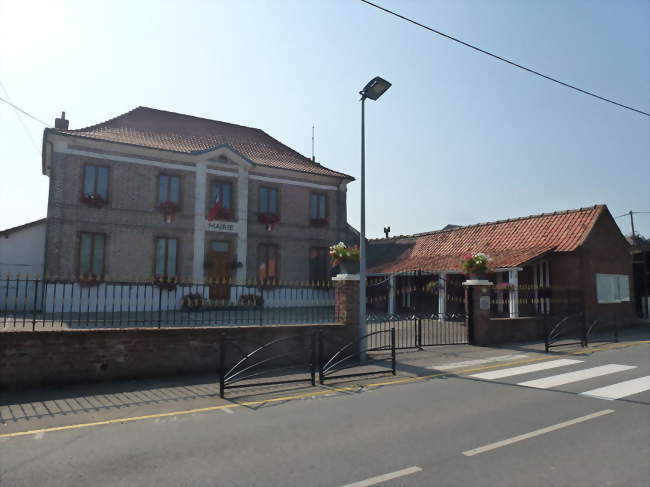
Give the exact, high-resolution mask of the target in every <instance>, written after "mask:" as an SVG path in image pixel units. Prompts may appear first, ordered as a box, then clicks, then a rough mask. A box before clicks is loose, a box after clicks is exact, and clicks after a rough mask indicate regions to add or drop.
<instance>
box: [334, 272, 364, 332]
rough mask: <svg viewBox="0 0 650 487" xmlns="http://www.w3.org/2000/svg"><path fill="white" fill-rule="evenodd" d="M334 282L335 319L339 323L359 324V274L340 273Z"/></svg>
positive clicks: (355, 325) (353, 325)
mask: <svg viewBox="0 0 650 487" xmlns="http://www.w3.org/2000/svg"><path fill="white" fill-rule="evenodd" d="M332 281H333V282H334V319H335V320H336V322H337V323H341V324H343V325H349V326H352V327H355V328H356V327H357V326H359V275H358V274H339V275H338V276H335V277H333V278H332Z"/></svg>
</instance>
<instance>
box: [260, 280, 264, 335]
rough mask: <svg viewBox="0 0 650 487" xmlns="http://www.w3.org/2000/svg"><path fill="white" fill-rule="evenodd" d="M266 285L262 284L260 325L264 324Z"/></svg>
mask: <svg viewBox="0 0 650 487" xmlns="http://www.w3.org/2000/svg"><path fill="white" fill-rule="evenodd" d="M263 312H264V286H263V285H262V284H260V326H262V325H263V324H264V315H263Z"/></svg>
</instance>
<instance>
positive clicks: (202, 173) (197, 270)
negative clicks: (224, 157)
mask: <svg viewBox="0 0 650 487" xmlns="http://www.w3.org/2000/svg"><path fill="white" fill-rule="evenodd" d="M207 173H208V163H207V162H206V161H197V163H196V173H195V177H194V255H193V258H192V280H193V281H194V283H196V284H202V283H203V261H204V260H205V201H206V200H205V190H206V185H207Z"/></svg>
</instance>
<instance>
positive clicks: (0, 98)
mask: <svg viewBox="0 0 650 487" xmlns="http://www.w3.org/2000/svg"><path fill="white" fill-rule="evenodd" d="M3 90H4V87H3ZM5 93H6V91H5ZM0 101H3V102H5V103H6V104H7V105H9V106H10V107H13V108H14V109H15V110H18V111H19V112H20V113H22V114H23V115H27V116H28V117H29V118H31V119H32V120H36V121H37V122H39V123H42V124H43V125H45V126H46V127H47V126H48V125H49V124H47V123H45V122H43V120H40V119H38V118H36V117H35V116H34V115H32V114H30V113H27V112H26V111H25V110H23V109H22V108H20V107H17V106H16V105H14V104H13V103H11V102H10V101H8V100H5V99H4V98H2V97H0Z"/></svg>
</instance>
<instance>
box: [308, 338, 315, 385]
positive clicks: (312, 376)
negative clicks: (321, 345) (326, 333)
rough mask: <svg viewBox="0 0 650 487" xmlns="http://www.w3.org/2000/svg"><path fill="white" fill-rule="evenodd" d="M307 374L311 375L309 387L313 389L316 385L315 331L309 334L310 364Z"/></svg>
mask: <svg viewBox="0 0 650 487" xmlns="http://www.w3.org/2000/svg"><path fill="white" fill-rule="evenodd" d="M309 372H310V374H311V385H312V387H314V386H315V385H316V330H312V332H311V364H310V367H309Z"/></svg>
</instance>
